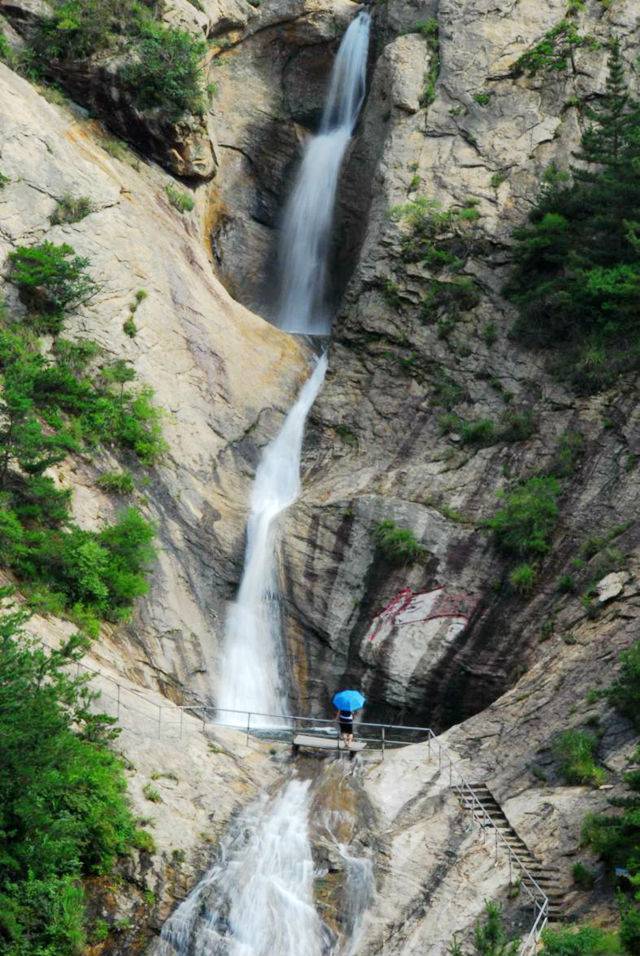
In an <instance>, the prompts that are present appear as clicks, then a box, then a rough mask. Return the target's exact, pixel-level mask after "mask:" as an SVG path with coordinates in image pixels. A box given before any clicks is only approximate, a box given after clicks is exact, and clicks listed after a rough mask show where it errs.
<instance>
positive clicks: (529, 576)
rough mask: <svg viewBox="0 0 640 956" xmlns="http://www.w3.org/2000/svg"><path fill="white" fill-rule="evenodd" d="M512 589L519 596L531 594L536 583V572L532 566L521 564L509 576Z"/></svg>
mask: <svg viewBox="0 0 640 956" xmlns="http://www.w3.org/2000/svg"><path fill="white" fill-rule="evenodd" d="M509 583H510V584H511V587H512V588H514V589H515V590H516V591H518V593H519V594H523V595H524V594H530V593H531V591H533V588H534V587H535V583H536V570H535V568H533V567H532V566H531V565H530V564H519V565H518V566H517V567H515V568H514V569H513V571H512V572H511V573H510V575H509Z"/></svg>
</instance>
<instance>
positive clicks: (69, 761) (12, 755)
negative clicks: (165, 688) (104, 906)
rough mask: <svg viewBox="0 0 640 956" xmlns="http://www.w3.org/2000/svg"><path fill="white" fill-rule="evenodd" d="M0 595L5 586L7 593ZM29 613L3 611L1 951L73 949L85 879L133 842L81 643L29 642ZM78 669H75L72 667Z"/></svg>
mask: <svg viewBox="0 0 640 956" xmlns="http://www.w3.org/2000/svg"><path fill="white" fill-rule="evenodd" d="M5 593H6V592H5ZM26 619H27V615H25V614H24V613H23V612H20V611H11V612H9V613H7V612H6V610H5V613H4V614H3V615H2V616H1V617H0V676H1V679H0V807H1V808H2V811H1V814H2V829H1V832H0V851H1V854H2V861H3V865H2V867H0V937H2V940H3V944H2V951H3V952H4V953H6V954H7V956H53V954H55V956H77V954H78V952H80V951H81V950H83V948H84V946H85V945H86V913H85V902H84V890H83V887H82V880H83V879H84V878H86V877H89V876H91V875H94V874H103V875H105V874H108V873H109V872H110V871H111V870H112V868H113V866H114V864H115V862H116V860H117V858H118V857H119V856H121V855H122V854H125V853H127V852H128V851H129V848H130V847H132V846H133V845H134V842H135V840H136V826H135V821H134V818H133V816H132V814H131V812H130V810H129V807H128V803H127V798H126V780H125V776H124V772H123V765H122V761H121V760H120V759H119V758H118V757H116V756H115V754H114V753H113V752H112V751H111V750H110V749H109V747H108V742H109V740H110V739H111V738H112V737H113V736H114V731H113V729H112V723H113V721H112V719H111V718H108V717H105V716H103V715H100V714H92V713H91V711H90V709H89V703H90V700H91V697H92V694H91V691H90V689H89V687H88V686H87V681H86V678H85V677H72V676H69V665H70V664H74V663H75V662H76V661H78V660H79V659H80V658H81V657H82V654H83V653H84V650H85V646H86V645H85V644H84V643H83V642H82V641H81V640H80V639H79V638H78V637H77V636H76V637H73V638H71V639H70V640H69V641H67V643H66V644H64V645H63V646H62V647H61V648H60V650H57V651H51V652H49V651H45V650H44V649H42V648H41V647H38V646H36V645H35V644H34V643H33V642H31V641H30V640H28V639H27V638H26V637H25V635H24V633H23V631H22V627H23V625H24V623H25V621H26ZM72 673H75V671H72Z"/></svg>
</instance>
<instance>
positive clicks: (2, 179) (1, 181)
mask: <svg viewBox="0 0 640 956" xmlns="http://www.w3.org/2000/svg"><path fill="white" fill-rule="evenodd" d="M10 182H11V180H10V179H9V177H8V176H5V174H4V173H3V172H2V171H1V170H0V189H4V187H5V186H6V185H7V184H8V183H10Z"/></svg>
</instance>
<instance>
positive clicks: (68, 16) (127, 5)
mask: <svg viewBox="0 0 640 956" xmlns="http://www.w3.org/2000/svg"><path fill="white" fill-rule="evenodd" d="M139 9H140V8H139V5H137V4H135V3H131V2H130V0H66V2H60V0H56V2H55V3H54V12H53V14H52V16H50V17H46V18H44V19H42V20H41V21H39V23H38V26H37V28H36V33H35V36H34V39H33V46H34V51H35V54H36V63H37V64H40V65H42V66H43V67H44V68H46V66H47V64H48V63H49V62H50V61H51V60H63V61H73V60H84V59H86V58H87V57H89V56H92V55H93V54H94V53H99V52H100V51H102V50H107V49H109V48H111V47H112V46H113V44H114V41H115V38H116V36H117V35H118V34H124V33H127V32H129V31H130V30H131V29H132V26H133V23H135V21H136V16H137V15H138V10H139Z"/></svg>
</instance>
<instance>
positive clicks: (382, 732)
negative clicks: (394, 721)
mask: <svg viewBox="0 0 640 956" xmlns="http://www.w3.org/2000/svg"><path fill="white" fill-rule="evenodd" d="M381 734H382V759H383V760H384V727H383V728H382V731H381Z"/></svg>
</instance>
